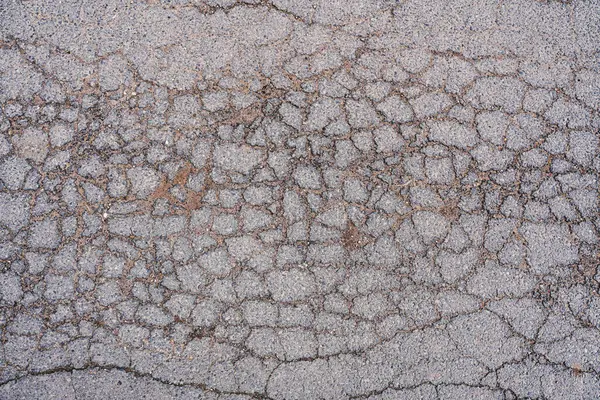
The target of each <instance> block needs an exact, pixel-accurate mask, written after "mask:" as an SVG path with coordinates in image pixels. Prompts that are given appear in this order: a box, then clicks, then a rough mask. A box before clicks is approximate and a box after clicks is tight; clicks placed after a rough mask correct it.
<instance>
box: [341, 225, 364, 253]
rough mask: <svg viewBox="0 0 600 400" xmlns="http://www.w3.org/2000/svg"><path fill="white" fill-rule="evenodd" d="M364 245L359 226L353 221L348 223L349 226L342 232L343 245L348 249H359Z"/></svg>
mask: <svg viewBox="0 0 600 400" xmlns="http://www.w3.org/2000/svg"><path fill="white" fill-rule="evenodd" d="M363 245H364V239H363V237H362V234H361V233H360V231H359V230H358V228H357V227H356V226H355V225H354V224H353V223H352V222H350V223H348V228H346V230H345V231H344V233H343V234H342V246H344V248H346V249H347V250H357V249H360V248H361V247H362V246H363Z"/></svg>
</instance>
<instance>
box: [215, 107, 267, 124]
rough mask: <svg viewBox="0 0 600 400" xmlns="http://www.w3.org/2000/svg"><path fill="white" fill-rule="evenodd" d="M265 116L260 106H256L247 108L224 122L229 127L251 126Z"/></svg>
mask: <svg viewBox="0 0 600 400" xmlns="http://www.w3.org/2000/svg"><path fill="white" fill-rule="evenodd" d="M262 116H263V112H262V109H261V107H260V105H259V104H255V105H252V106H249V107H246V108H243V109H241V110H240V111H239V112H238V113H236V114H234V115H232V116H231V117H229V118H227V119H226V120H224V121H222V123H224V124H228V125H239V124H244V125H249V124H251V123H252V122H254V121H255V120H256V119H257V118H260V117H262Z"/></svg>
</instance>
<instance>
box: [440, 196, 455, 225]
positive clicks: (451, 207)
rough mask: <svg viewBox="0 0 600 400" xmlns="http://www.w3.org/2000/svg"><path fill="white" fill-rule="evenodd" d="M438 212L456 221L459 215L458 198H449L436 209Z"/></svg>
mask: <svg viewBox="0 0 600 400" xmlns="http://www.w3.org/2000/svg"><path fill="white" fill-rule="evenodd" d="M438 211H439V213H440V214H442V215H443V216H444V217H446V218H447V219H449V220H450V221H456V220H457V219H458V217H459V216H460V213H459V209H458V200H451V201H449V202H448V203H447V204H445V205H443V206H442V207H440V208H439V209H438Z"/></svg>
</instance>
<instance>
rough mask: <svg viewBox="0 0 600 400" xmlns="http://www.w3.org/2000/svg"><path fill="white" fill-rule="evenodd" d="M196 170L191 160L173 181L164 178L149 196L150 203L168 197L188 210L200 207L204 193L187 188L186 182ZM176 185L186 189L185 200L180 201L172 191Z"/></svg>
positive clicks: (173, 202)
mask: <svg viewBox="0 0 600 400" xmlns="http://www.w3.org/2000/svg"><path fill="white" fill-rule="evenodd" d="M195 171H196V169H195V168H194V166H193V165H192V164H191V163H190V162H186V163H185V165H183V166H182V167H181V168H180V169H179V171H177V174H176V175H175V177H174V178H173V180H172V181H169V180H167V179H163V181H162V182H161V183H160V185H159V186H158V187H157V188H156V190H155V191H154V192H152V194H151V195H150V196H148V201H149V203H150V204H152V203H153V202H154V201H155V200H158V199H166V200H167V201H168V202H169V203H171V204H174V205H177V206H179V207H182V208H183V209H185V210H186V211H188V212H189V211H191V210H196V209H198V208H200V207H201V205H202V195H203V193H196V192H194V191H192V190H187V189H185V184H186V183H187V181H188V178H189V176H190V174H192V173H194V172H195ZM176 185H179V186H181V187H182V188H184V190H186V196H185V201H180V200H179V199H177V198H176V197H175V196H173V195H172V194H171V193H170V190H171V188H172V187H173V186H176Z"/></svg>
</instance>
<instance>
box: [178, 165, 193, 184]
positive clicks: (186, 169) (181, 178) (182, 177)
mask: <svg viewBox="0 0 600 400" xmlns="http://www.w3.org/2000/svg"><path fill="white" fill-rule="evenodd" d="M193 169H194V167H193V166H192V164H191V163H189V162H186V163H185V165H184V166H183V168H181V169H180V170H179V171H177V175H175V178H173V185H181V186H185V184H186V183H187V181H188V178H189V176H190V173H191V172H192V170H193Z"/></svg>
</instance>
